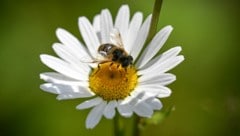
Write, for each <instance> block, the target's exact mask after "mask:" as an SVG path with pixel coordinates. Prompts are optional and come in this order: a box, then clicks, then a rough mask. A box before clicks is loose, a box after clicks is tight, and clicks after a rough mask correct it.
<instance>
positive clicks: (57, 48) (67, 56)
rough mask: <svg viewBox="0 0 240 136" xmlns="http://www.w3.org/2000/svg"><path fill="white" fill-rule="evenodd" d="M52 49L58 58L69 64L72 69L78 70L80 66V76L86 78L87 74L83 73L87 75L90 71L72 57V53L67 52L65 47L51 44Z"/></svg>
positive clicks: (86, 65) (84, 64) (85, 65)
mask: <svg viewBox="0 0 240 136" xmlns="http://www.w3.org/2000/svg"><path fill="white" fill-rule="evenodd" d="M53 49H54V51H55V52H56V54H57V55H58V56H59V57H61V58H62V59H64V60H66V61H67V62H69V63H70V64H71V65H72V66H73V67H75V68H78V67H79V66H81V68H80V69H79V71H81V72H82V73H81V74H82V75H86V76H88V75H87V74H85V73H89V72H90V70H91V69H90V67H89V66H88V64H87V63H83V62H81V61H79V60H78V59H77V58H76V57H75V56H74V55H73V53H72V52H71V51H69V50H68V48H67V46H65V45H62V44H59V43H55V44H53ZM85 78H86V77H85Z"/></svg>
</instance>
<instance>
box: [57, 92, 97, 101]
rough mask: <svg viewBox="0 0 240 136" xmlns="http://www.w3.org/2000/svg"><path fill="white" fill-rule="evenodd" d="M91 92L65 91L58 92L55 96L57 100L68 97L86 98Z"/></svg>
mask: <svg viewBox="0 0 240 136" xmlns="http://www.w3.org/2000/svg"><path fill="white" fill-rule="evenodd" d="M91 96H93V94H91V93H66V94H59V95H58V96H57V99H58V100H69V99H76V98H87V97H91Z"/></svg>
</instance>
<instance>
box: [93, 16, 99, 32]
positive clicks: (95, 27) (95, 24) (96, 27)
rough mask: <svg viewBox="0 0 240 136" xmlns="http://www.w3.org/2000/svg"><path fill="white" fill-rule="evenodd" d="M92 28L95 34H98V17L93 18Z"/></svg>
mask: <svg viewBox="0 0 240 136" xmlns="http://www.w3.org/2000/svg"><path fill="white" fill-rule="evenodd" d="M93 28H94V29H95V31H96V32H100V15H96V16H94V19H93Z"/></svg>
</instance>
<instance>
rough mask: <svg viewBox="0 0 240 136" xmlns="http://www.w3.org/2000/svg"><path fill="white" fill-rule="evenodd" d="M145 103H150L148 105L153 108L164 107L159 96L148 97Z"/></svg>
mask: <svg viewBox="0 0 240 136" xmlns="http://www.w3.org/2000/svg"><path fill="white" fill-rule="evenodd" d="M145 103H146V104H148V106H150V107H151V108H152V109H153V110H160V109H162V107H163V105H162V103H161V101H160V100H159V99H157V98H151V99H147V100H146V101H145Z"/></svg>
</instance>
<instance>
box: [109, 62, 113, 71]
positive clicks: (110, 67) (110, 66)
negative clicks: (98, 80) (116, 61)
mask: <svg viewBox="0 0 240 136" xmlns="http://www.w3.org/2000/svg"><path fill="white" fill-rule="evenodd" d="M112 65H113V62H112V63H111V64H110V65H109V70H110V71H112Z"/></svg>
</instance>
